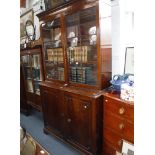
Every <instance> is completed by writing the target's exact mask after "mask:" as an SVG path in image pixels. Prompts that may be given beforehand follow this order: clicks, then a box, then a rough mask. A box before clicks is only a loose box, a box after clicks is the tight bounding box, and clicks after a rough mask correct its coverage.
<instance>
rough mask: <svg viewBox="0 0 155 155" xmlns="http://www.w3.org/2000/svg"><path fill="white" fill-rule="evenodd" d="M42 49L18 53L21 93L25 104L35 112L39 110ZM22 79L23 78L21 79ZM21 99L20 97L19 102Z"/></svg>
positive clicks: (34, 48)
mask: <svg viewBox="0 0 155 155" xmlns="http://www.w3.org/2000/svg"><path fill="white" fill-rule="evenodd" d="M41 51H42V47H41V46H37V47H33V48H30V47H29V48H25V49H22V50H21V51H20V62H21V63H20V66H21V80H22V79H23V85H21V87H22V88H21V91H22V90H23V92H24V96H25V98H26V100H25V102H26V104H28V105H31V106H33V107H34V108H36V109H37V110H39V111H40V110H41V97H40V89H39V84H40V82H41V81H42V80H43V79H44V77H43V68H42V52H41ZM22 77H23V78H22ZM22 99H23V97H21V100H22Z"/></svg>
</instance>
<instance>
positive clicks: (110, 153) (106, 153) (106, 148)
mask: <svg viewBox="0 0 155 155" xmlns="http://www.w3.org/2000/svg"><path fill="white" fill-rule="evenodd" d="M103 155H116V150H115V149H114V148H113V147H111V144H109V143H108V142H107V141H106V140H104V143H103Z"/></svg>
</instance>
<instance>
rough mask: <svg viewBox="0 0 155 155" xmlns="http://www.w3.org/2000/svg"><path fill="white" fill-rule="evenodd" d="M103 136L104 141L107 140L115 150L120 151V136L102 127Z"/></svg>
mask: <svg viewBox="0 0 155 155" xmlns="http://www.w3.org/2000/svg"><path fill="white" fill-rule="evenodd" d="M103 137H104V139H105V140H106V141H108V142H109V143H110V144H111V146H112V147H113V148H114V149H116V150H117V151H119V152H120V151H121V149H122V137H121V136H120V135H118V134H116V133H114V132H112V131H111V130H110V129H108V128H106V127H105V128H104V131H103Z"/></svg>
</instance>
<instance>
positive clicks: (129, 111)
mask: <svg viewBox="0 0 155 155" xmlns="http://www.w3.org/2000/svg"><path fill="white" fill-rule="evenodd" d="M104 110H105V111H109V112H111V113H113V114H115V115H118V116H121V117H122V118H126V119H127V120H129V121H131V122H134V108H133V105H129V104H126V103H124V102H123V101H122V102H121V101H119V100H115V99H112V98H109V97H105V98H104Z"/></svg>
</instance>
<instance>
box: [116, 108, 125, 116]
mask: <svg viewBox="0 0 155 155" xmlns="http://www.w3.org/2000/svg"><path fill="white" fill-rule="evenodd" d="M118 113H119V114H120V115H123V114H124V113H125V109H124V108H123V107H122V108H120V109H119V111H118Z"/></svg>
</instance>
